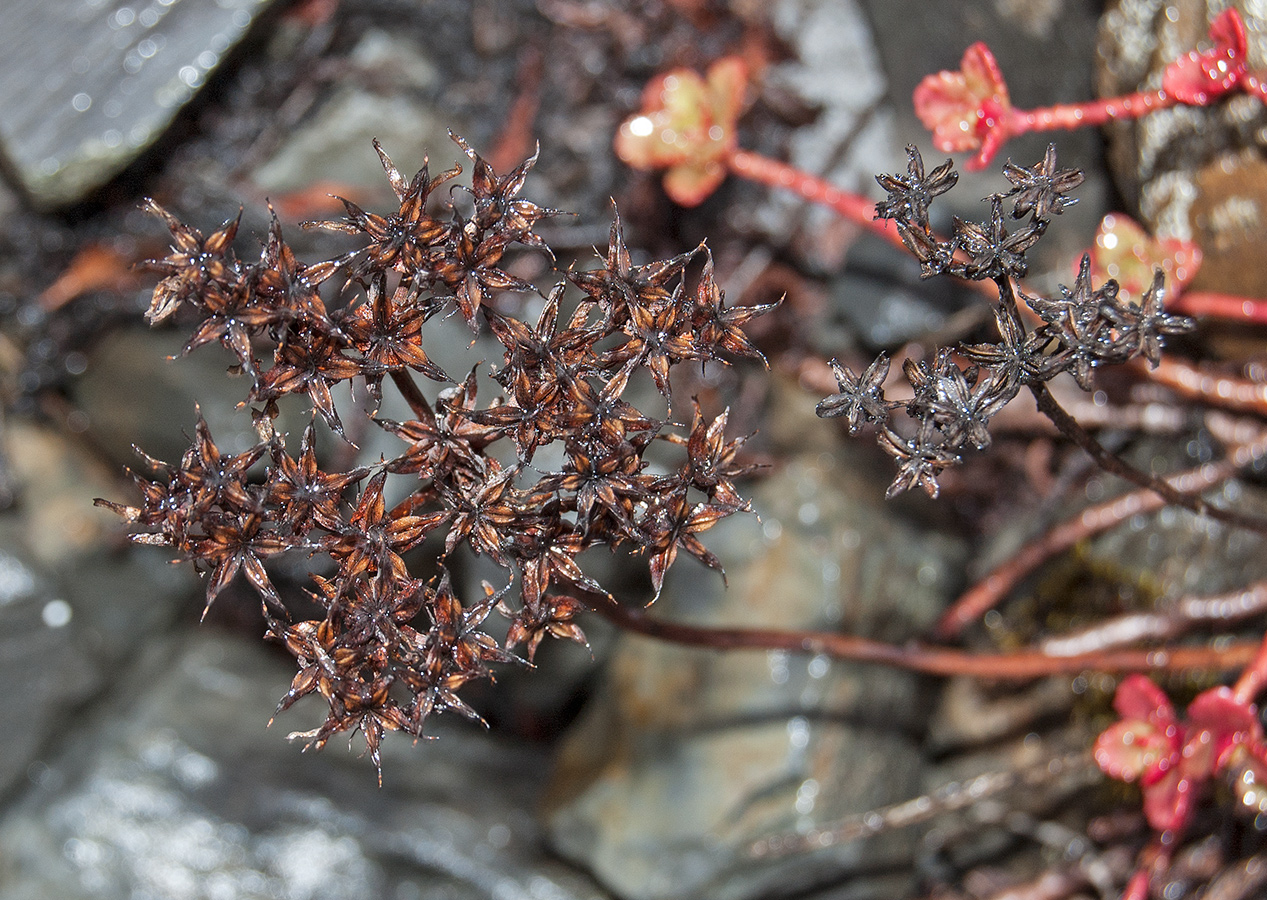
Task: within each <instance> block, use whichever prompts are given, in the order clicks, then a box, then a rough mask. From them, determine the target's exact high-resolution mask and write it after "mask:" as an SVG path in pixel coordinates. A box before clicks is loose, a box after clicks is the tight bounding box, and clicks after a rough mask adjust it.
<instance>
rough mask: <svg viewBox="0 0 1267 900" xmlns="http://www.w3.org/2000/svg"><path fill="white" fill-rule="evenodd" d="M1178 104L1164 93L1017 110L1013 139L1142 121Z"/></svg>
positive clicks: (1011, 131)
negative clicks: (1123, 121)
mask: <svg viewBox="0 0 1267 900" xmlns="http://www.w3.org/2000/svg"><path fill="white" fill-rule="evenodd" d="M1176 103H1178V101H1177V100H1176V99H1175V98H1174V97H1171V96H1170V95H1169V94H1167V93H1166V92H1165V91H1163V90H1157V91H1149V92H1147V93H1144V92H1141V93H1137V94H1127V95H1125V96H1123V97H1110V98H1108V99H1107V100H1089V101H1087V102H1086V103H1061V104H1059V105H1057V106H1042V107H1039V108H1037V109H1029V110H1016V111H1014V113H1013V116H1012V118H1010V119H1009V120H1008V124H1007V130H1008V134H1009V135H1018V134H1025V133H1026V132H1029V131H1056V130H1063V131H1073V130H1074V129H1077V128H1082V127H1084V126H1087V125H1103V124H1104V123H1105V122H1111V121H1113V120H1115V119H1138V118H1140V117H1141V116H1145V115H1147V114H1148V113H1150V112H1155V111H1156V110H1159V109H1168V108H1169V107H1172V106H1174V105H1175V104H1176Z"/></svg>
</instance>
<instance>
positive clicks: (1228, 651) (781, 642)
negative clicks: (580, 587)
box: [585, 592, 1259, 681]
mask: <svg viewBox="0 0 1267 900" xmlns="http://www.w3.org/2000/svg"><path fill="white" fill-rule="evenodd" d="M585 595H586V598H587V602H588V603H589V605H590V607H591V608H592V609H593V610H594V611H596V612H598V613H599V614H600V615H602V616H603V617H604V618H606V619H608V620H610V621H611V622H613V623H615V624H616V625H618V626H620V627H621V628H624V629H626V630H627V631H633V632H636V633H637V634H641V635H644V636H646V637H651V638H655V639H657V640H662V641H669V642H670V643H674V644H685V645H688V646H693V647H704V648H707V649H710V650H784V651H788V652H791V653H811V654H818V653H822V654H825V655H827V656H830V657H832V658H834V659H841V660H850V661H854V662H867V663H878V664H880V665H887V666H893V667H895V668H898V669H905V670H907V671H911V672H922V673H924V674H928V675H968V676H971V677H974V678H987V679H995V680H1002V681H1029V680H1032V679H1035V678H1043V677H1045V676H1048V675H1073V674H1077V673H1079V672H1085V671H1087V670H1089V669H1091V670H1095V671H1099V672H1156V671H1163V670H1164V671H1182V670H1186V669H1210V670H1216V671H1227V670H1231V669H1237V668H1240V667H1241V666H1243V665H1245V664H1246V663H1248V662H1249V661H1250V660H1251V659H1253V658H1254V654H1255V653H1256V652H1258V650H1259V647H1258V644H1257V643H1255V642H1253V641H1243V642H1239V643H1235V644H1231V645H1228V646H1225V647H1221V648H1207V647H1175V648H1171V649H1166V650H1117V649H1115V650H1107V651H1104V652H1098V653H1084V654H1080V655H1078V656H1047V655H1046V654H1044V653H1043V652H1041V651H1039V650H1023V651H1020V652H1016V653H966V652H964V651H961V650H953V649H949V648H944V647H932V646H929V645H927V644H919V643H910V644H904V645H901V646H898V645H895V644H886V643H883V642H881V641H873V640H869V639H868V638H862V637H857V636H855V635H848V634H835V633H832V632H823V631H778V630H767V629H755V628H754V629H746V628H708V627H703V626H698V625H684V624H681V623H677V622H663V621H658V620H656V619H653V618H651V617H650V616H648V615H647V614H646V612H644V611H643V610H641V609H633V608H631V607H628V606H624V605H622V604H620V603H617V602H616V601H614V600H611V599H610V598H607V597H603V596H602V595H600V594H593V593H589V592H585Z"/></svg>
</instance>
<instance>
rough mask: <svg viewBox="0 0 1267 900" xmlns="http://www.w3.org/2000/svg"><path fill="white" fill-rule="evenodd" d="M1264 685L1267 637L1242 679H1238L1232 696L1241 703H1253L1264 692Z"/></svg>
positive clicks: (1264, 638)
mask: <svg viewBox="0 0 1267 900" xmlns="http://www.w3.org/2000/svg"><path fill="white" fill-rule="evenodd" d="M1264 683H1267V636H1264V637H1263V642H1262V643H1261V644H1260V645H1259V647H1258V653H1257V654H1256V655H1255V656H1254V659H1253V661H1252V662H1250V664H1249V665H1247V666H1246V667H1245V671H1244V672H1242V673H1241V677H1240V678H1238V679H1236V685H1235V686H1234V687H1233V688H1232V694H1233V696H1235V698H1236V700H1237V702H1239V703H1246V704H1249V703H1253V702H1254V698H1255V697H1257V696H1258V695H1259V694H1260V693H1261V692H1262V689H1263V685H1264Z"/></svg>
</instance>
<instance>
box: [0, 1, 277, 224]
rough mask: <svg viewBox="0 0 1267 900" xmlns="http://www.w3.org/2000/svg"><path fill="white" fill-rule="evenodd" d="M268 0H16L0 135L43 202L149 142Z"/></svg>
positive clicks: (4, 62)
mask: <svg viewBox="0 0 1267 900" xmlns="http://www.w3.org/2000/svg"><path fill="white" fill-rule="evenodd" d="M270 3H271V0H218V2H215V3H209V2H201V0H149V2H143V3H139V4H137V3H127V2H124V0H68V2H64V3H46V2H43V0H11V2H10V3H8V4H7V5H6V7H5V13H6V26H5V28H4V30H3V31H2V32H0V141H2V142H3V151H4V156H5V157H6V158H7V160H8V162H9V164H10V167H11V170H12V172H13V174H14V176H15V177H16V179H17V181H18V182H19V184H20V186H21V187H22V189H23V190H24V191H25V192H26V193H27V194H28V195H29V196H30V198H31V199H32V200H33V201H34V202H35V203H36V204H37V205H39V206H42V207H53V206H61V205H64V204H68V203H73V202H75V201H76V200H79V199H82V198H83V197H84V196H85V195H87V194H88V193H90V192H91V191H93V190H94V189H96V188H98V187H100V186H101V185H103V184H104V183H105V182H106V181H107V180H109V179H110V178H111V177H112V176H114V175H116V174H117V173H118V172H120V171H121V170H122V169H123V168H124V167H126V166H127V165H128V163H130V162H131V161H132V160H133V159H134V158H135V157H136V156H137V155H138V154H139V153H140V152H141V151H142V150H144V149H145V148H146V147H148V146H149V145H150V144H152V143H153V142H154V141H155V140H156V139H157V138H158V137H159V136H160V135H161V134H162V132H163V130H164V129H165V128H166V127H167V125H168V124H169V123H170V122H171V121H172V119H173V117H174V116H175V115H176V113H177V112H178V111H179V110H180V108H181V107H182V106H183V105H184V104H185V103H187V102H188V101H189V99H190V98H191V97H193V95H194V94H195V93H196V92H197V90H198V89H199V88H201V87H202V86H203V84H204V83H205V82H206V81H207V79H208V77H209V76H210V75H211V73H212V72H213V71H214V70H215V69H216V68H217V67H218V66H219V65H220V64H221V62H222V61H223V60H224V59H225V57H226V56H228V55H229V53H230V52H231V51H232V50H233V48H234V46H235V45H236V44H237V43H238V42H239V41H240V40H241V39H242V37H243V36H244V35H245V34H246V32H247V29H248V28H249V27H250V26H251V23H252V21H253V20H254V19H255V17H256V16H258V15H259V14H260V13H261V12H262V11H263V10H265V9H266V8H267V7H268V6H269V5H270Z"/></svg>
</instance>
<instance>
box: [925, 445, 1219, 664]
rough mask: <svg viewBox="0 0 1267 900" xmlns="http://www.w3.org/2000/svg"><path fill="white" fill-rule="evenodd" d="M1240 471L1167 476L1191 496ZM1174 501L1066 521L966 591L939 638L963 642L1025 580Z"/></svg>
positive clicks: (1136, 496) (1129, 501)
mask: <svg viewBox="0 0 1267 900" xmlns="http://www.w3.org/2000/svg"><path fill="white" fill-rule="evenodd" d="M1236 468H1237V467H1236V466H1235V465H1234V464H1233V463H1232V462H1231V461H1229V460H1224V461H1221V462H1218V463H1207V464H1205V465H1201V466H1197V467H1196V468H1193V469H1188V470H1187V471H1184V472H1179V473H1177V474H1174V475H1170V476H1167V478H1166V482H1167V483H1168V484H1169V485H1170V486H1171V487H1173V488H1174V489H1175V490H1177V491H1182V492H1183V493H1185V494H1186V493H1199V492H1201V491H1204V490H1207V489H1209V488H1211V487H1213V486H1214V485H1216V484H1218V483H1220V482H1222V481H1225V480H1227V479H1228V478H1230V477H1232V475H1234V474H1235V473H1236ZM1168 502H1169V501H1168V500H1167V499H1166V498H1164V497H1162V496H1161V495H1160V494H1159V493H1157V492H1156V491H1154V490H1153V489H1152V488H1145V489H1142V490H1138V491H1131V492H1130V493H1127V494H1123V495H1122V496H1120V497H1115V498H1113V499H1112V500H1108V501H1105V502H1104V503H1098V504H1096V505H1095V506H1089V507H1087V508H1086V509H1084V510H1082V512H1080V513H1079V514H1078V515H1077V516H1076V517H1074V518H1072V519H1068V520H1067V521H1064V522H1061V523H1060V524H1059V525H1057V526H1056V527H1055V528H1052V529H1051V530H1049V531H1046V532H1044V533H1043V534H1041V535H1039V536H1038V537H1037V538H1036V539H1035V540H1032V541H1030V542H1029V543H1028V544H1025V545H1024V546H1023V547H1021V548H1020V549H1019V550H1017V551H1016V552H1015V553H1013V554H1012V555H1011V556H1009V557H1008V558H1007V560H1006V561H1004V562H1003V563H1001V564H1000V565H998V566H996V567H995V568H994V569H993V570H991V571H990V573H989V574H988V575H986V576H985V577H984V578H982V579H981V580H980V581H978V582H977V583H976V584H974V585H973V586H972V587H970V588H969V589H968V590H967V591H965V592H964V593H963V594H962V595H961V596H960V597H959V599H958V600H956V601H955V602H954V604H952V605H951V607H950V609H948V610H946V612H945V613H944V614H943V615H942V617H941V619H940V621H938V623H937V628H936V629H935V630H934V632H933V633H934V634H935V635H936V636H937V637H938V638H940V639H942V640H949V639H951V638H954V637H957V636H958V635H959V634H960V633H961V632H962V631H963V629H964V628H965V627H966V626H967V625H968V624H969V623H970V622H975V621H976V620H977V619H979V618H981V616H983V615H985V613H986V612H988V611H989V610H991V609H993V608H994V607H995V606H997V605H998V604H999V603H1000V602H1001V601H1002V599H1003V598H1004V597H1005V596H1007V594H1008V592H1009V591H1011V590H1012V589H1013V588H1014V587H1016V585H1017V584H1018V583H1020V581H1021V580H1022V579H1023V578H1025V576H1027V575H1029V573H1030V572H1033V571H1034V570H1035V569H1037V568H1038V567H1039V566H1040V565H1042V564H1043V563H1045V562H1047V561H1048V560H1049V559H1052V558H1053V557H1055V556H1058V555H1060V554H1061V553H1064V552H1066V551H1068V550H1071V549H1072V548H1073V547H1074V546H1075V545H1076V544H1077V543H1078V542H1079V541H1082V540H1085V539H1087V538H1089V537H1094V536H1095V535H1098V534H1102V533H1103V532H1105V531H1108V530H1109V529H1110V528H1114V527H1116V526H1117V525H1120V524H1121V523H1122V522H1124V521H1125V520H1127V519H1129V518H1131V517H1132V516H1136V515H1143V514H1147V513H1151V512H1156V511H1157V510H1159V509H1161V508H1162V507H1164V506H1166V504H1167V503H1168Z"/></svg>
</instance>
